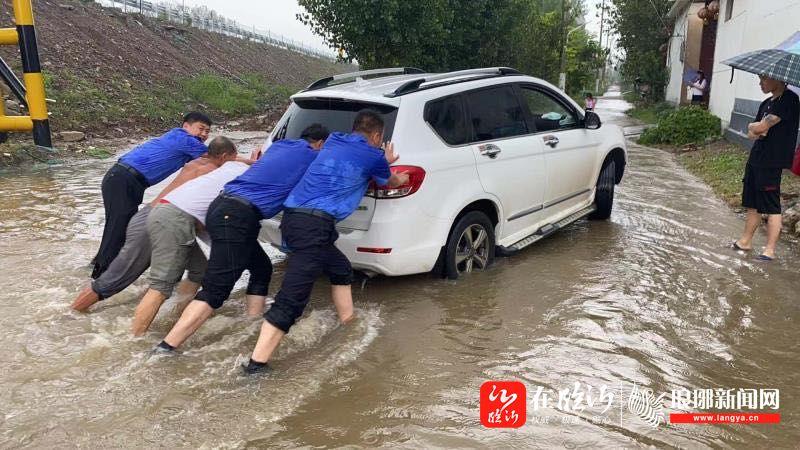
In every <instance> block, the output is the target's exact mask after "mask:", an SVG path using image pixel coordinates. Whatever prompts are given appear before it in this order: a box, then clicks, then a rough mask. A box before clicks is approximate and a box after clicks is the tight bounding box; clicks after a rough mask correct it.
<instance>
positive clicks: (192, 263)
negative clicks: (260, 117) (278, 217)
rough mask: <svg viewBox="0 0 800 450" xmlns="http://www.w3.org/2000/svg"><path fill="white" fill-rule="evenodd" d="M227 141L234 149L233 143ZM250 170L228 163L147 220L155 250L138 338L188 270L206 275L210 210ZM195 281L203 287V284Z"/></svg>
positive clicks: (136, 321) (137, 320)
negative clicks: (206, 228)
mask: <svg viewBox="0 0 800 450" xmlns="http://www.w3.org/2000/svg"><path fill="white" fill-rule="evenodd" d="M226 141H227V142H228V143H229V145H230V146H233V143H232V142H230V141H228V140H227V139H226ZM248 168H250V166H249V165H248V164H245V163H243V162H239V161H228V162H226V163H224V164H223V165H222V166H220V167H219V168H218V169H215V170H213V171H211V172H209V173H207V174H205V175H203V176H201V177H198V178H195V179H194V180H191V181H188V182H186V183H185V184H183V185H182V186H180V187H179V188H177V189H175V190H174V191H172V192H170V193H169V194H167V195H166V196H164V198H162V199H161V200H160V201H159V203H158V204H157V205H156V206H155V208H154V209H153V210H152V211H151V212H150V216H149V217H148V219H147V231H148V234H149V236H150V244H151V246H152V248H151V250H152V251H151V260H150V275H149V280H150V288H149V289H148V291H147V293H146V294H145V295H144V297H143V298H142V300H141V302H140V303H139V305H138V306H137V307H136V312H135V314H134V318H133V324H132V326H131V331H132V332H133V334H134V336H141V335H142V334H144V333H145V331H147V329H148V328H149V327H150V323H151V322H152V321H153V319H154V318H155V316H156V314H157V313H158V310H159V308H160V307H161V305H162V304H163V303H164V301H165V300H166V299H168V298H169V297H170V296H171V295H172V291H173V289H174V287H175V285H176V284H177V283H178V282H179V281H180V279H181V278H182V277H183V272H184V271H185V270H187V269H188V270H189V272H190V273H201V274H202V273H204V272H205V268H206V265H207V263H208V261H207V259H206V256H205V254H203V251H202V250H201V249H200V247H199V245H198V244H197V241H196V238H197V237H198V235H199V237H200V238H201V239H202V235H204V234H205V232H204V231H203V230H204V225H205V220H206V212H207V211H208V207H209V205H210V204H211V202H212V201H213V200H214V199H215V198H217V196H218V195H219V192H220V191H221V190H222V188H223V187H224V186H225V184H227V183H228V182H229V181H231V180H233V179H234V178H236V177H238V176H239V175H241V174H242V173H244V172H245V171H246V170H247V169H248ZM198 231H200V233H198ZM204 241H205V240H204ZM192 281H196V282H198V283H199V281H201V280H192Z"/></svg>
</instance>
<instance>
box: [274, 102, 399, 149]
mask: <svg viewBox="0 0 800 450" xmlns="http://www.w3.org/2000/svg"><path fill="white" fill-rule="evenodd" d="M364 109H370V110H373V111H376V112H378V113H379V114H380V115H381V117H383V121H384V123H385V125H386V127H385V129H384V133H383V135H384V136H383V137H384V139H385V140H390V139H391V138H392V131H393V130H394V122H395V119H397V108H395V107H393V106H388V105H377V104H372V103H364V102H352V101H346V100H342V99H327V98H316V99H300V100H295V101H294V102H293V103H292V105H291V106H290V107H289V110H288V111H287V113H286V119H285V121H284V123H283V124H282V126H281V128H280V129H279V130H278V132H277V133H276V134H275V137H274V138H273V139H275V140H279V139H299V138H300V134H302V132H303V130H304V129H306V127H308V126H309V125H312V124H315V123H319V124H321V125H323V126H325V127H327V128H328V129H329V130H330V131H331V133H333V132H335V131H342V132H346V133H349V132H350V131H352V130H353V119H355V118H356V114H358V113H359V111H362V110H364Z"/></svg>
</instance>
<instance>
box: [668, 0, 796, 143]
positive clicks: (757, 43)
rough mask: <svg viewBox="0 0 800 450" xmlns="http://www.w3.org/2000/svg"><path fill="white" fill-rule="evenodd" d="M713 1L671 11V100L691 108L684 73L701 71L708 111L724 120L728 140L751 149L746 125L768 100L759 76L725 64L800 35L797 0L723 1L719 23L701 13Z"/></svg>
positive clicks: (682, 1) (683, 3)
mask: <svg viewBox="0 0 800 450" xmlns="http://www.w3.org/2000/svg"><path fill="white" fill-rule="evenodd" d="M707 3H710V1H705V0H700V1H692V0H676V1H675V3H674V5H673V6H672V9H671V10H670V12H669V17H670V18H671V19H672V20H674V21H675V27H674V31H673V37H672V39H671V41H670V47H669V54H668V58H667V64H668V67H669V70H670V81H669V85H668V87H667V101H670V102H672V103H675V104H685V103H688V100H687V95H686V84H685V82H684V73H685V71H686V70H688V69H690V68H691V69H698V68H700V69H702V70H703V71H704V72H705V73H706V75H707V76H708V78H709V89H708V92H707V94H706V102H707V104H708V109H709V111H710V112H711V113H713V114H714V115H716V116H718V117H720V118H721V119H722V125H723V128H724V129H725V130H726V131H725V135H726V137H728V138H729V139H731V140H733V141H735V142H739V143H741V144H743V145H746V146H749V143H747V139H746V134H747V133H746V130H747V124H748V123H749V122H751V121H752V120H753V118H754V117H755V115H756V113H757V112H758V106H759V104H760V103H761V101H762V100H763V99H764V98H766V95H765V94H763V93H762V92H761V89H760V88H759V86H758V77H757V76H756V75H753V74H749V73H746V72H742V71H739V70H737V71H736V72H735V74H734V76H733V82H732V83H731V68H730V67H729V66H726V65H724V64H722V63H721V62H722V61H724V60H726V59H728V58H731V57H733V56H736V55H739V54H742V53H746V52H749V51H752V50H759V49H765V48H775V47H778V46H780V45H781V44H782V43H784V42H785V41H786V40H787V39H789V38H790V37H792V36H793V35H795V33H797V32H798V31H800V1H798V0H719V4H720V8H719V16H718V19H717V20H712V21H708V22H706V23H705V24H704V22H703V20H702V19H700V18H699V17H698V16H697V12H698V11H699V10H700V9H701V8H702V7H703V6H705V4H707Z"/></svg>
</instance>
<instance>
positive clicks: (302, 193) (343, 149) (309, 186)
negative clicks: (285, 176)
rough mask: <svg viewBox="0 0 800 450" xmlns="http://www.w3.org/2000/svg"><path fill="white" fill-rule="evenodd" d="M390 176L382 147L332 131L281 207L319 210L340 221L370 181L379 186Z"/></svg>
mask: <svg viewBox="0 0 800 450" xmlns="http://www.w3.org/2000/svg"><path fill="white" fill-rule="evenodd" d="M391 176H392V173H391V171H390V170H389V163H388V162H387V161H386V158H385V157H384V154H383V150H381V149H379V148H376V147H372V146H371V145H369V144H368V143H367V140H366V138H365V137H364V136H362V135H360V134H357V133H351V134H347V133H333V134H331V135H330V137H329V138H328V140H327V141H325V145H324V146H323V147H322V150H320V152H319V156H317V159H315V160H314V162H313V163H312V164H311V166H310V167H309V168H308V171H307V172H306V174H305V176H304V177H303V179H302V180H300V183H298V184H297V186H296V187H295V188H294V189H293V190H292V192H291V194H289V197H288V198H287V199H286V202H285V203H284V206H286V207H287V208H313V209H320V210H323V211H325V212H327V213H328V214H330V215H332V216H333V217H335V218H336V220H337V221H339V220H343V219H345V218H346V217H347V216H349V215H350V214H352V213H353V211H355V209H356V208H357V207H358V204H359V202H360V201H361V198H362V197H364V193H365V192H366V190H367V186H368V185H369V181H370V180H374V181H375V183H377V184H378V185H381V186H383V185H386V184H387V183H388V182H389V177H391Z"/></svg>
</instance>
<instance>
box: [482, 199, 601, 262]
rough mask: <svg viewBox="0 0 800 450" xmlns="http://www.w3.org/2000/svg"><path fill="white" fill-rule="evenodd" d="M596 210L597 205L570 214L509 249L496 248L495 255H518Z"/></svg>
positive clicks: (499, 246)
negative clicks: (524, 249) (526, 248)
mask: <svg viewBox="0 0 800 450" xmlns="http://www.w3.org/2000/svg"><path fill="white" fill-rule="evenodd" d="M596 209H597V208H596V207H595V205H591V206H589V207H586V208H584V209H582V210H580V211H578V212H575V213H572V214H570V215H569V216H567V217H565V218H563V219H561V220H559V221H558V222H556V223H548V224H547V225H545V226H543V227H541V228H539V229H538V230H536V232H535V233H533V234H532V235H530V236H528V237H526V238H523V239H521V240H519V241H517V242H515V243H513V244H511V245H509V246H508V247H504V246H502V245H498V246H497V247H496V248H495V253H496V254H497V255H498V256H511V255H513V254H514V253H517V252H518V251H520V250H522V249H523V248H525V247H527V246H529V245H531V244H533V243H534V242H539V241H541V240H542V239H544V238H546V237H547V236H550V235H551V234H553V233H555V232H556V231H558V230H560V229H562V228H564V227H566V226H567V225H569V224H571V223H573V222H575V221H578V220H580V219H583V218H584V217H586V216H588V215H589V214H591V213H593V212H595V210H596Z"/></svg>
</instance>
